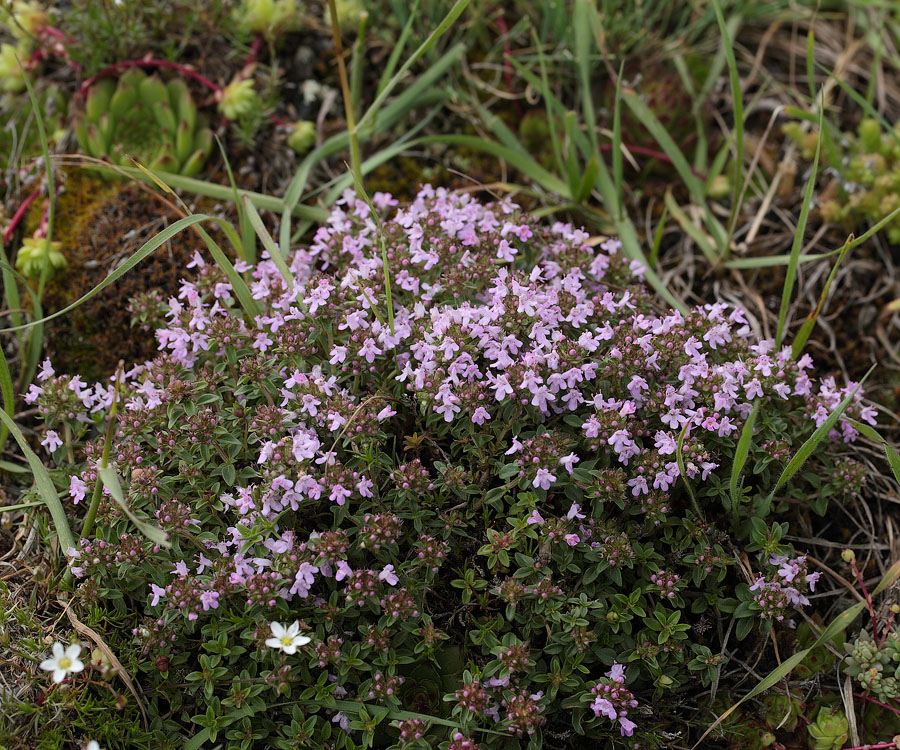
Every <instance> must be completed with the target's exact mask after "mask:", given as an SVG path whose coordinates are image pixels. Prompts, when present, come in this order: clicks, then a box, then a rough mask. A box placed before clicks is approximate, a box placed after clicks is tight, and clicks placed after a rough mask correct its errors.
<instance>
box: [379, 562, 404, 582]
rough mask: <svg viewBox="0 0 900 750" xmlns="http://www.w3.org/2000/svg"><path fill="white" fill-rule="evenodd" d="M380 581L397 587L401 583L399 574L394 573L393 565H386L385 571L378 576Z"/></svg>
mask: <svg viewBox="0 0 900 750" xmlns="http://www.w3.org/2000/svg"><path fill="white" fill-rule="evenodd" d="M378 580H379V581H384V582H385V583H387V584H388V586H396V585H397V584H398V583H399V582H400V579H399V578H397V574H396V573H394V566H393V565H385V566H384V569H383V570H382V571H381V572H380V573H379V574H378Z"/></svg>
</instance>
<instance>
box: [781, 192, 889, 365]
mask: <svg viewBox="0 0 900 750" xmlns="http://www.w3.org/2000/svg"><path fill="white" fill-rule="evenodd" d="M898 210H900V209H898ZM852 242H853V235H852V234H851V235H850V236H849V237H848V238H847V241H846V242H845V243H844V246H843V247H842V248H841V252H840V254H839V255H838V258H837V260H836V261H835V263H834V265H833V266H832V267H831V273H829V274H828V279H826V281H825V286H824V287H823V288H822V293H821V294H820V295H819V301H818V303H817V304H816V308H815V310H812V311H810V313H809V315H807V316H806V320H804V321H803V325H802V326H800V330H799V331H797V336H796V338H795V339H794V343H793V344H792V345H791V356H792V357H793V358H794V359H799V358H800V355H801V354H802V353H803V347H805V346H806V342H807V341H808V340H809V337H810V334H811V333H812V332H813V328H815V327H816V321H817V320H818V319H819V314H820V313H821V312H822V308H823V307H824V306H825V298H826V297H828V292H829V291H830V290H831V284H832V282H833V281H834V277H835V276H836V275H837V270H838V268H839V267H840V265H841V262H842V261H843V260H844V257H845V256H846V255H847V252H848V251H849V250H850V245H851V243H852Z"/></svg>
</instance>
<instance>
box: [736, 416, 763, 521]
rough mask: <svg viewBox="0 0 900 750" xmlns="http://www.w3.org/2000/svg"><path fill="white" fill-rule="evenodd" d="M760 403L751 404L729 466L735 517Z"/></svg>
mask: <svg viewBox="0 0 900 750" xmlns="http://www.w3.org/2000/svg"><path fill="white" fill-rule="evenodd" d="M760 403H761V402H760V401H756V403H754V404H753V409H751V411H750V415H749V416H748V417H747V421H746V422H744V427H743V429H742V430H741V438H740V440H738V444H737V449H736V450H735V452H734V463H732V465H731V484H730V491H731V503H732V508H731V509H732V512H733V513H734V514H735V515H737V512H738V508H739V507H740V504H741V494H740V491H739V487H738V485H739V482H740V479H741V472H742V471H743V470H744V464H745V463H747V456H748V455H749V454H750V442H751V441H752V440H753V426H754V424H756V415H757V414H759V406H760Z"/></svg>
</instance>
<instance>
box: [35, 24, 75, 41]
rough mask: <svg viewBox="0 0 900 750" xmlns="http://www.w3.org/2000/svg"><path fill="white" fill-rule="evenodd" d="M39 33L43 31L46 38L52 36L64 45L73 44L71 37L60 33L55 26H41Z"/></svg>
mask: <svg viewBox="0 0 900 750" xmlns="http://www.w3.org/2000/svg"><path fill="white" fill-rule="evenodd" d="M41 31H43V32H44V33H45V34H46V35H47V36H52V37H53V38H54V39H59V41H61V42H65V43H66V44H75V40H74V39H72V37H70V36H68V35H67V34H64V33H63V32H62V31H60V30H59V29H57V28H56V27H55V26H47V25H46V24H45V25H44V26H41Z"/></svg>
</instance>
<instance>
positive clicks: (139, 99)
mask: <svg viewBox="0 0 900 750" xmlns="http://www.w3.org/2000/svg"><path fill="white" fill-rule="evenodd" d="M75 134H76V136H77V137H78V142H79V143H80V144H81V148H82V149H83V150H84V151H86V152H87V153H88V154H90V155H91V156H94V157H97V158H98V159H99V158H107V159H109V160H110V161H111V162H112V163H113V164H118V165H120V166H131V165H132V161H131V160H132V159H135V160H137V161H138V162H140V163H141V164H143V165H145V166H147V167H149V168H151V169H159V170H162V171H165V172H175V173H178V174H183V175H186V176H188V177H190V176H192V175H195V174H197V173H198V172H199V171H200V169H201V167H202V166H203V164H204V162H205V161H206V159H207V157H208V156H209V154H210V152H211V151H212V146H213V134H212V131H211V130H210V129H209V128H208V127H207V122H206V118H204V117H203V116H202V115H200V114H198V113H197V105H196V104H195V103H194V100H193V98H192V97H191V94H190V92H189V91H188V88H187V85H186V84H185V83H184V81H182V80H180V79H177V78H176V79H173V80H171V81H169V82H168V83H163V82H162V81H161V80H160V79H159V78H158V77H157V76H155V75H151V76H148V75H147V74H146V73H144V72H143V71H141V70H138V69H133V70H129V71H128V72H127V73H125V74H124V75H123V76H122V77H121V78H120V79H119V80H118V83H116V82H114V81H112V80H109V79H105V80H102V81H98V82H97V83H96V84H94V86H93V87H92V88H91V91H90V94H88V97H87V101H86V103H85V109H84V113H83V114H82V115H81V117H80V118H79V119H78V120H77V121H76V123H75Z"/></svg>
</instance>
